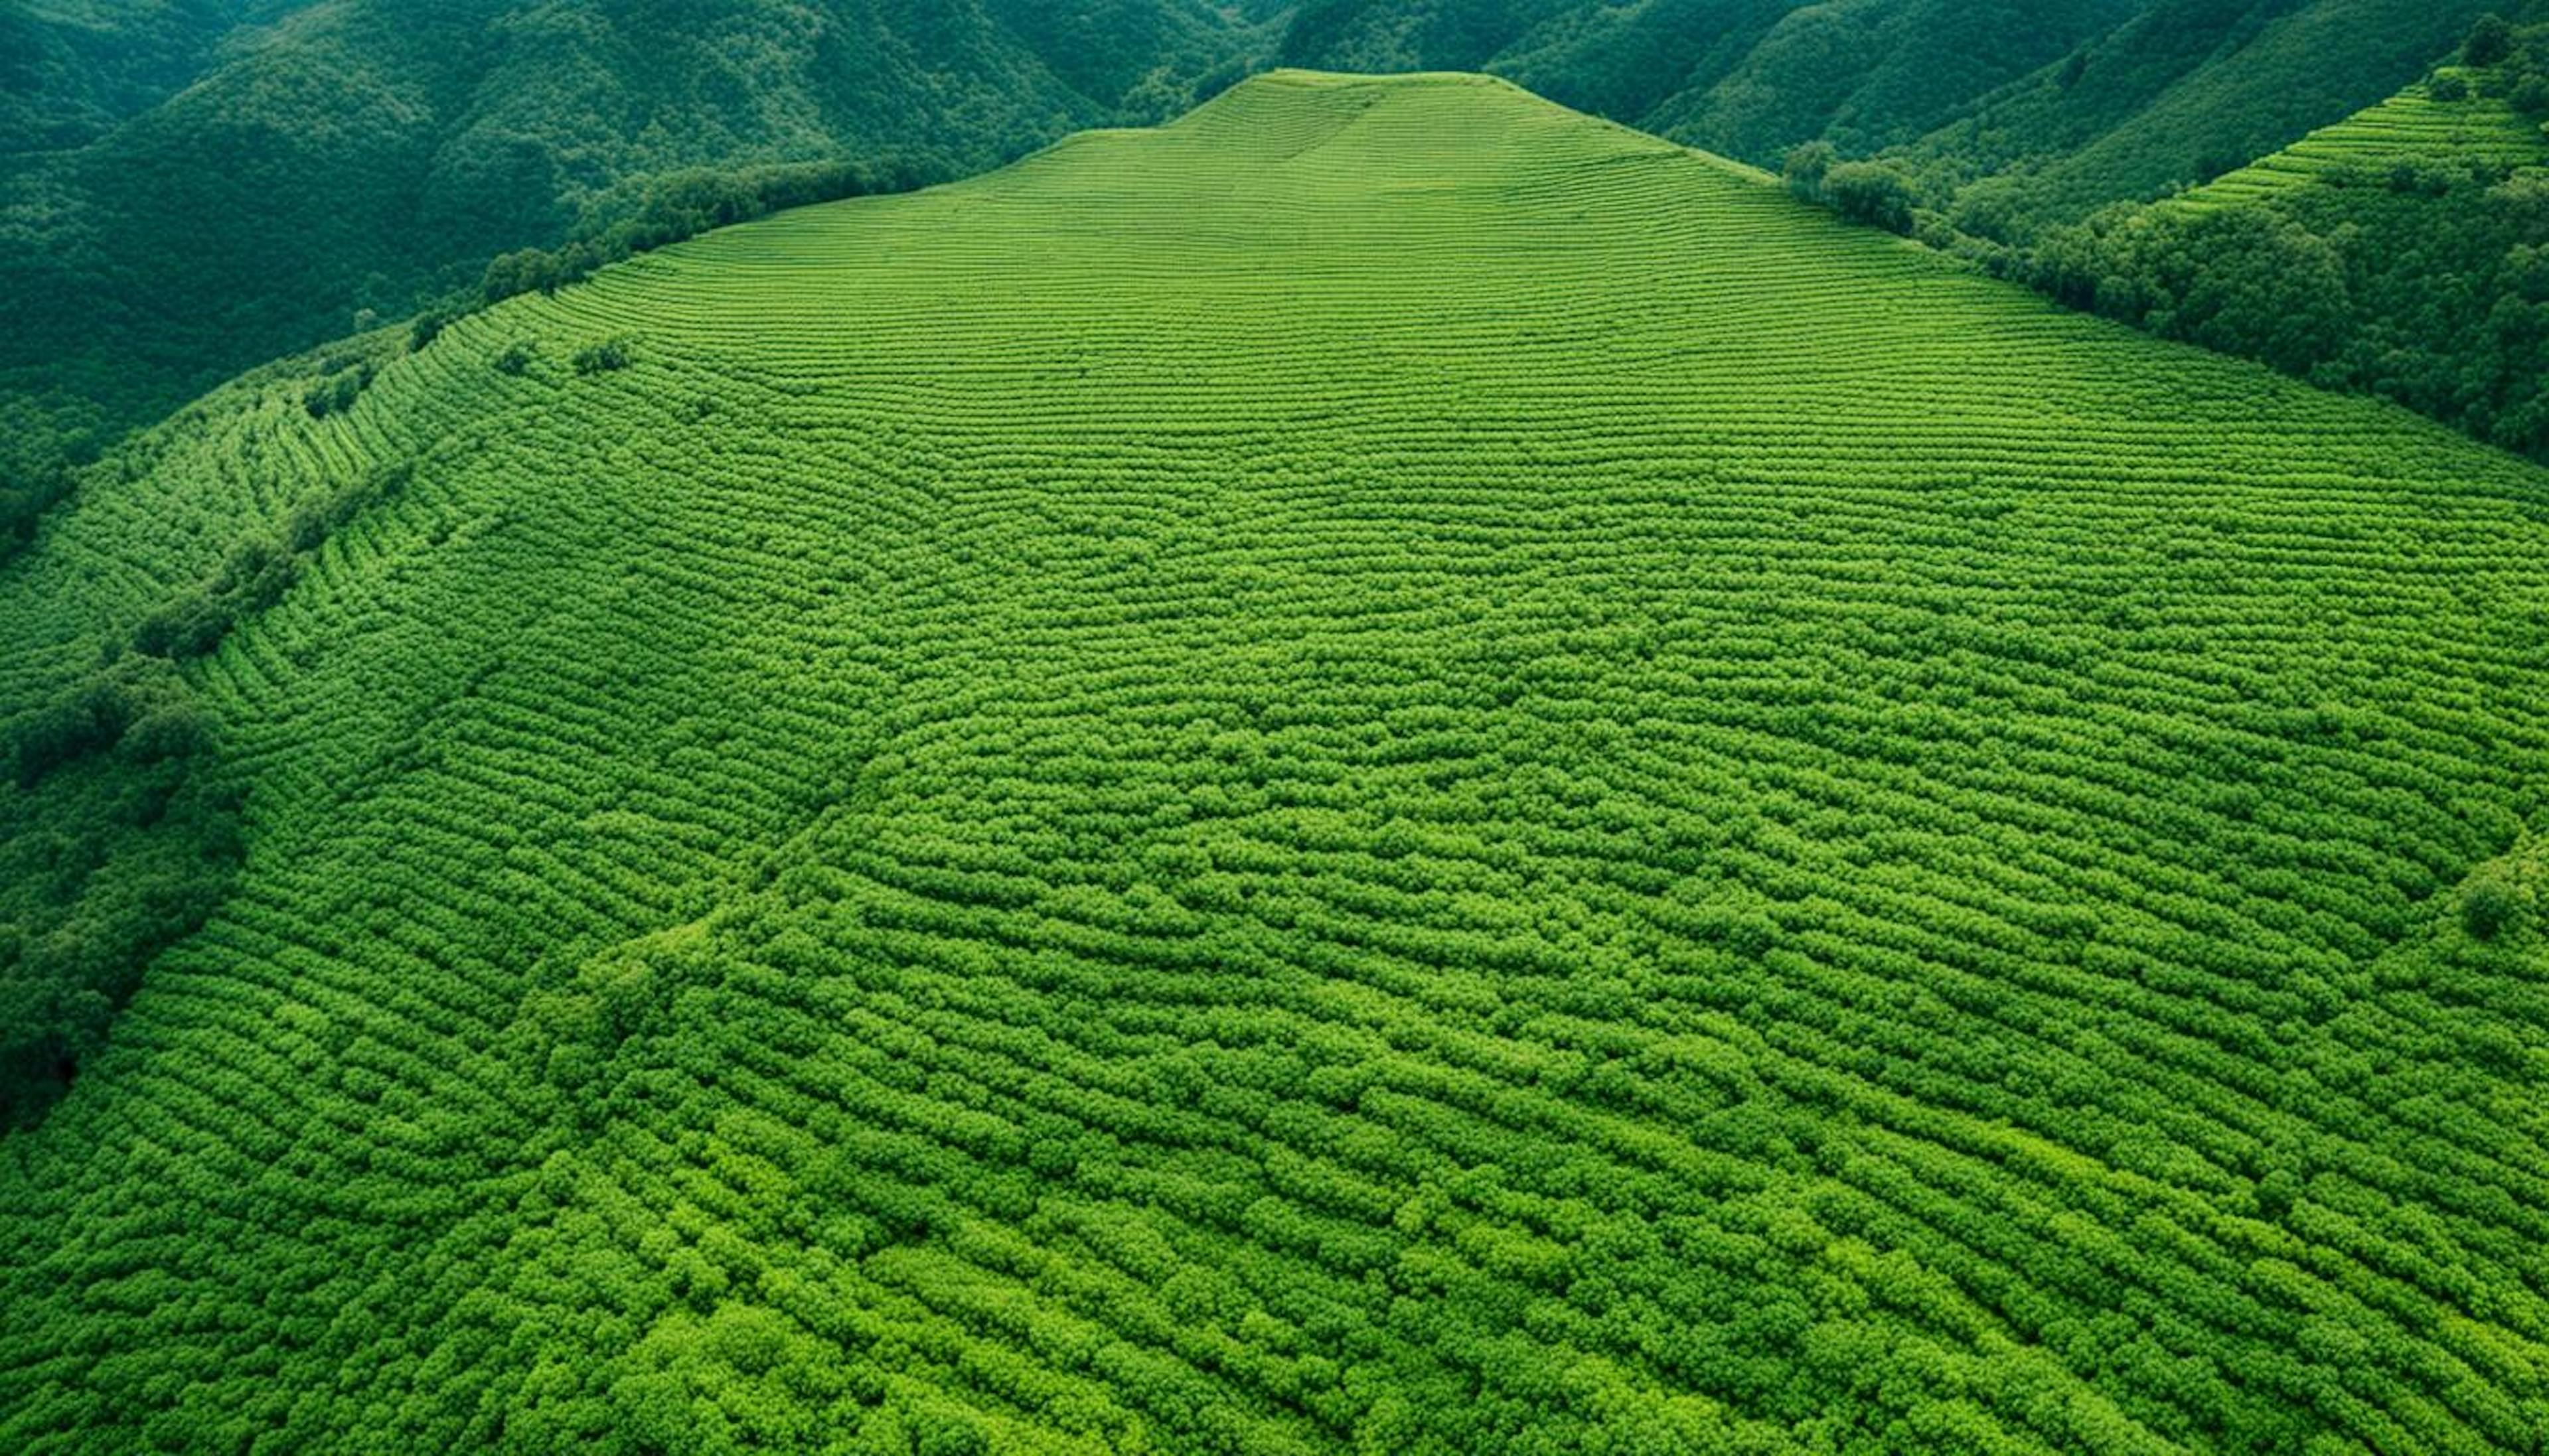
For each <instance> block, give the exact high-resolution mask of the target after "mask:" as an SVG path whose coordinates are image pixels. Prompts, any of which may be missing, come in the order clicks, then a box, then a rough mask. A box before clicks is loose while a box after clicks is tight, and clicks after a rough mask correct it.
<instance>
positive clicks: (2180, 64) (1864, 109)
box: [1281, 0, 2504, 242]
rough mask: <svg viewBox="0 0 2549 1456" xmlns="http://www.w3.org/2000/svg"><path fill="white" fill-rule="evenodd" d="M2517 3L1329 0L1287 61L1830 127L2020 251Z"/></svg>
mask: <svg viewBox="0 0 2549 1456" xmlns="http://www.w3.org/2000/svg"><path fill="white" fill-rule="evenodd" d="M2502 3H2504V0H2052V3H2046V0H2026V3H2020V0H1991V3H1980V4H1977V3H1973V0H1824V3H1817V4H1807V3H1803V0H1627V3H1620V0H1488V3H1477V4H1471V3H1449V0H1320V3H1317V4H1305V5H1303V6H1301V7H1300V10H1299V13H1298V15H1297V16H1296V17H1295V18H1294V19H1293V21H1292V23H1291V26H1290V28H1289V30H1288V31H1287V33H1286V35H1285V38H1284V41H1283V45H1282V47H1281V53H1282V54H1283V55H1284V56H1285V57H1286V58H1287V59H1288V60H1291V61H1293V62H1294V63H1315V64H1332V65H1342V66H1350V67H1353V68H1358V69H1367V70H1386V69H1401V68H1408V67H1421V66H1453V67H1461V68H1472V67H1474V68H1478V69H1485V70H1492V71H1495V72H1497V73H1499V74H1502V75H1507V76H1510V77H1512V78H1513V79H1515V80H1517V81H1519V82H1521V83H1523V84H1524V85H1527V86H1530V87H1532V88H1533V89H1535V90H1537V91H1540V92H1542V93H1544V94H1546V95H1549V96H1552V97H1554V98H1556V99H1558V100H1560V101H1563V102H1566V103H1567V104H1569V105H1573V106H1578V107H1582V108H1584V109H1587V110H1590V111H1594V112H1596V113H1599V114H1601V115H1604V116H1609V117H1613V118H1615V119H1618V120H1621V121H1625V122H1631V123H1634V124H1636V125H1638V126H1640V127H1643V128H1645V129H1646V130H1649V131H1652V132H1655V133H1658V134H1660V135H1663V136H1666V137H1672V138H1674V139H1676V140H1680V141H1686V142H1689V143H1691V144H1692V145H1695V146H1701V147H1705V148H1707V149H1709V150H1712V151H1716V152H1720V153H1723V154H1725V155H1729V156H1733V157H1736V158H1739V159H1741V160H1745V161H1748V162H1751V163H1754V164H1755V165H1760V166H1776V165H1778V164H1779V162H1780V160H1781V159H1782V158H1783V157H1784V156H1785V155H1786V154H1787V153H1788V152H1789V150H1790V149H1791V148H1794V147H1796V146H1799V145H1803V144H1805V143H1807V142H1812V141H1823V142H1827V143H1830V144H1831V145H1833V146H1834V147H1835V148H1836V149H1837V150H1838V152H1839V153H1840V155H1841V158H1842V159H1844V160H1848V161H1866V160H1870V159H1875V158H1881V159H1882V160H1883V161H1884V162H1885V163H1886V164H1887V165H1889V166H1891V167H1893V168H1894V169H1895V170H1896V171H1898V172H1901V173H1903V174H1905V176H1906V177H1907V178H1908V179H1909V181H1910V183H1911V184H1912V185H1914V187H1915V189H1916V191H1917V192H1918V193H1919V194H1920V196H1921V197H1922V198H1923V200H1924V201H1925V202H1926V203H1927V205H1928V206H1930V207H1931V208H1933V209H1935V210H1936V211H1938V212H1939V213H1941V214H1942V215H1949V216H1952V217H1953V219H1954V221H1955V225H1956V227H1957V228H1958V229H1959V230H1961V231H1963V232H1967V233H1971V234H1974V235H1977V236H1984V237H1989V238H1992V239H1995V240H1997V241H2001V242H2022V241H2026V240H2028V239H2030V238H2031V237H2032V236H2033V235H2034V234H2035V233H2036V232H2037V231H2039V230H2041V229H2042V228H2044V227H2051V226H2058V225H2060V224H2065V223H2070V222H2075V221H2077V220H2079V219H2080V218H2082V217H2084V216H2086V215H2087V214H2089V213H2091V212H2094V211H2096V210H2097V209H2098V208H2100V207H2102V206H2104V205H2106V204H2109V203H2113V202H2118V201H2142V200H2146V199H2148V198H2151V197H2155V196H2158V195H2159V194H2161V193H2163V192H2165V191H2167V190H2168V189H2170V188H2171V187H2173V186H2183V185H2191V184H2194V183H2198V182H2202V181H2205V180H2208V179H2210V178H2212V177H2214V176H2217V175H2219V173H2221V172H2224V171H2227V170H2229V169H2231V168H2233V167H2236V166H2239V165H2241V164H2243V163H2245V162H2247V161H2249V160H2251V159H2252V158H2255V157H2257V156H2260V155H2263V154H2265V153H2267V152H2271V151H2274V150H2276V149H2277V148H2279V147H2282V146H2284V145H2285V144H2287V143H2289V142H2291V141H2293V140H2294V139H2295V138H2297V137H2301V136H2303V135H2304V134H2305V133H2307V132H2309V131H2311V130H2312V129H2313V128H2314V127H2319V126H2323V125H2326V124H2328V123H2332V122H2335V121H2337V120H2338V119H2340V118H2342V117H2344V116H2346V115H2347V114H2349V113H2351V112H2354V111H2356V110H2359V109H2361V108H2363V107H2366V106H2370V105H2372V104H2374V103H2375V102H2377V101H2379V100H2380V99H2381V98H2383V97H2385V96H2388V95H2390V94H2391V93H2393V92H2395V91H2397V90H2398V89H2399V88H2400V87H2401V86H2403V85H2405V84H2407V82H2409V81H2411V80H2413V79H2414V78H2415V77H2416V76H2418V75H2419V74H2420V73H2421V72H2422V71H2423V70H2424V69H2425V68H2426V67H2427V66H2428V65H2429V64H2430V63H2431V62H2432V61H2433V60H2434V59H2435V58H2436V57H2437V56H2440V55H2442V54H2443V53H2444V52H2445V51H2446V50H2448V49H2449V48H2450V47H2451V46H2453V45H2454V44H2455V43H2456V42H2457V41H2458V40H2459V39H2460V37H2461V34H2462V33H2463V32H2464V31H2465V30H2467V29H2468V27H2469V26H2470V24H2471V22H2472V21H2474V20H2475V19H2477V18H2478V17H2479V16H2480V15H2481V14H2483V13H2484V12H2486V11H2487V10H2488V9H2490V7H2491V4H2497V5H2502Z"/></svg>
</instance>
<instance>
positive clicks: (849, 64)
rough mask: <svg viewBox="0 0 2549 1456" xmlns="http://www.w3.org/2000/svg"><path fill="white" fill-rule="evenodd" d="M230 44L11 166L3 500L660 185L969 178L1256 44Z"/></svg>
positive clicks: (533, 36) (388, 0)
mask: <svg viewBox="0 0 2549 1456" xmlns="http://www.w3.org/2000/svg"><path fill="white" fill-rule="evenodd" d="M47 3H48V4H52V3H58V4H61V5H64V6H67V5H68V4H70V0H47ZM289 8H291V7H287V6H282V5H273V4H269V5H264V6H261V7H260V6H249V5H230V6H215V5H212V4H210V3H199V4H197V5H195V6H193V7H192V8H191V9H190V8H189V7H186V6H178V7H174V9H173V11H172V12H171V13H172V14H190V15H196V16H197V17H198V19H199V21H200V24H199V25H198V27H197V28H196V30H197V31H201V30H205V29H208V28H210V27H211V26H212V25H213V24H214V21H215V20H216V19H217V18H219V17H223V16H233V17H237V16H249V15H260V16H261V15H266V14H269V13H272V12H275V11H279V10H284V9H289ZM94 9H95V10H96V11H97V12H99V14H100V16H101V17H102V18H101V19H99V21H98V22H97V24H98V25H99V26H100V27H102V28H103V29H101V30H100V31H99V32H98V35H97V37H96V38H95V44H96V45H97V46H102V47H106V48H109V49H111V50H113V52H114V53H115V54H116V55H117V56H119V57H122V58H124V59H126V60H128V61H131V62H132V63H134V64H141V63H142V60H143V59H146V58H147V56H148V55H149V54H151V53H153V48H154V44H155V43H154V42H153V41H152V40H151V39H150V38H151V37H153V36H155V35H157V34H158V32H157V31H154V30H152V29H150V25H149V24H147V23H145V21H144V20H143V19H142V18H140V17H134V18H127V19H119V18H117V15H116V11H117V7H116V6H115V5H114V4H111V3H109V0H96V3H95V6H94ZM40 13H42V12H40ZM154 14H155V12H154ZM157 23H158V24H160V25H163V26H173V25H174V24H175V23H174V21H172V20H167V19H165V18H162V19H161V20H160V21H159V22H157ZM9 24H14V25H16V26H17V27H18V28H20V29H21V30H27V29H29V28H31V27H34V26H35V25H36V22H35V21H34V20H30V19H23V18H22V19H20V20H18V21H15V22H10V23H9ZM53 29H62V28H61V27H54V28H53ZM195 33H196V31H189V32H187V34H190V35H192V34H195ZM46 34H47V35H49V34H50V31H47V32H46ZM225 34H226V35H227V36H228V37H229V44H228V46H227V48H226V49H224V51H223V52H222V54H221V55H220V57H219V58H218V59H219V63H218V64H214V65H212V66H211V68H210V69H209V70H208V71H206V72H205V73H204V74H203V75H202V76H201V78H200V79H198V80H196V81H195V82H194V84H192V85H189V86H187V87H186V88H185V89H183V90H182V91H178V92H176V93H175V94H173V95H170V96H168V97H167V98H166V99H165V100H164V101H162V102H160V103H159V104H156V105H153V106H149V107H147V108H146V109H143V110H142V111H140V112H139V114H137V115H134V116H132V117H131V118H130V119H129V120H126V121H123V122H122V123H121V125H118V126H115V127H114V128H113V129H112V130H110V131H107V132H106V133H105V134H104V135H102V136H97V137H82V136H81V135H80V133H81V132H83V131H86V130H93V128H90V129H81V128H74V129H71V133H70V135H69V136H68V137H65V140H84V143H85V144H80V145H76V146H71V147H69V148H68V149H54V150H49V151H43V152H32V153H28V154H25V155H21V156H17V157H14V158H7V159H0V497H4V496H6V495H7V493H8V489H9V487H10V486H11V485H12V480H11V476H12V474H13V473H15V474H16V475H17V476H19V477H24V476H25V475H26V474H28V473H30V472H32V471H36V470H39V469H42V468H43V467H44V465H45V462H46V461H47V459H48V458H49V457H50V456H51V455H52V454H53V453H55V451H56V449H57V448H67V449H69V450H71V451H73V452H74V453H76V452H78V451H80V450H82V449H84V448H93V447H94V446H96V445H98V444H102V443H103V442H105V441H106V440H109V439H112V438H113V437H114V436H115V435H116V434H118V433H120V432H121V431H122V430H124V429H125V428H128V427H130V426H132V425H135V424H138V423H142V422H144V421H146V420H147V419H149V418H151V417H154V416H155V415H156V414H158V413H159V412H161V411H162V410H165V409H169V408H171V407H173V406H174V405H176V404H178V403H180V402H182V401H183V400H185V399H187V398H189V397H191V396H193V395H195V394H198V393H201V392H202V391H203V390H204V389H205V388H207V387H209V386H210V385H211V384H213V383H215V382H217V381H219V380H220V379H222V378H224V377H226V376H229V375H231V374H234V373H236V372H237V371H238V370H240V369H242V368H245V367H247V366H250V365H254V364H259V363H262V362H264V361H266V360H268V359H270V358H273V357H274V356H276V355H279V354H283V353H288V352H292V351H295V350H299V349H303V348H307V347H310V346H312V345H314V344H316V343H318V342H320V341H322V340H324V339H328V338H331V337H335V336H337V335H340V334H343V333H346V332H348V331H350V330H352V329H354V328H357V327H360V326H363V323H364V320H365V319H366V318H381V319H391V318H405V317H407V316H408V315H410V314H412V313H414V312H416V310H417V308H418V306H419V304H420V302H421V301H422V298H423V296H425V295H428V294H431V293H434V292H437V291H439V290H442V289H446V288H452V287H461V286H466V285H469V284H472V283H474V282H475V281H476V279H477V276H478V271H479V269H480V268H482V267H483V266H484V265H485V264H486V262H487V260H488V258H489V257H490V256H491V255H493V254H495V253H497V252H500V251H503V250H506V249H510V248H516V247H522V246H529V245H539V244H546V243H550V242H554V241H556V240H557V239H558V238H559V237H560V236H562V235H564V234H565V233H566V231H567V230H568V229H569V228H570V227H572V226H574V225H575V224H576V222H577V221H578V219H579V216H580V215H581V214H585V213H588V212H591V211H593V210H596V209H599V210H601V211H603V212H605V213H608V212H610V211H611V210H612V209H613V208H614V207H622V208H624V207H625V206H626V205H627V203H628V200H629V198H630V196H631V195H632V194H633V193H635V192H636V191H638V190H640V189H641V188H642V185H643V183H644V181H645V179H647V178H649V177H653V176H658V175H661V174H664V173H667V172H671V171H675V170H678V169H681V168H686V167H697V166H708V165H714V166H718V167H724V168H733V167H737V166H742V165H745V164H749V163H754V162H770V161H791V160H802V159H809V158H835V157H848V158H879V157H884V156H890V155H891V156H909V157H913V158H915V159H918V160H920V161H921V162H922V163H923V164H924V165H926V166H928V167H929V168H931V169H932V170H934V171H936V172H938V173H941V174H945V175H955V174H958V173H961V172H963V171H967V170H973V169H979V168H981V167H984V166H989V165H991V164H993V163H996V162H999V161H1003V160H1006V159H1007V158H1009V157H1013V156H1016V155H1018V154H1020V153H1023V152H1025V151H1028V150H1031V149H1032V148H1034V147H1035V146H1038V145H1041V144H1042V143H1044V142H1046V141H1049V140H1051V139H1052V138H1053V137H1057V136H1060V135H1061V134H1063V133H1065V132H1067V131H1070V130H1072V129H1074V128H1076V127H1085V126H1089V125H1092V124H1097V123H1104V122H1110V121H1115V120H1121V119H1124V118H1125V117H1127V116H1130V117H1134V118H1138V119H1145V120H1147V119H1156V118H1157V117H1160V116H1165V115H1173V114H1175V112H1177V111H1179V110H1182V109H1183V108H1184V107H1186V106H1187V105H1190V104H1191V102H1192V100H1193V99H1194V97H1195V94H1196V91H1197V88H1198V87H1199V86H1200V87H1202V88H1203V89H1204V90H1205V91H1206V92H1207V93H1208V91H1209V89H1210V88H1211V87H1212V86H1215V85H1219V84H1222V83H1224V82H1226V80H1228V79H1230V78H1233V77H1235V76H1236V75H1238V74H1239V73H1240V72H1241V70H1242V69H1243V68H1244V65H1245V61H1244V57H1245V56H1246V55H1247V54H1248V53H1250V52H1251V50H1252V48H1253V47H1254V46H1257V45H1258V44H1259V41H1258V39H1257V33H1256V32H1255V31H1253V30H1251V29H1249V28H1248V27H1246V26H1244V25H1242V24H1241V23H1239V22H1237V21H1235V20H1233V19H1232V18H1230V17H1229V16H1226V15H1225V14H1224V13H1223V12H1222V11H1220V10H1218V9H1216V8H1214V7H1212V6H1209V5H1206V4H1204V3H1202V0H1107V3H1103V4H1092V5H1083V6H1072V7H1056V6H1049V5H1045V4H1041V3H1028V0H954V3H949V0H789V3H784V4H769V3H761V0H749V3H747V0H438V3H435V4H430V5H418V4H409V3H405V0H318V3H316V4H310V5H306V6H303V7H301V8H300V9H299V11H298V13H296V14H292V15H290V16H289V18H288V19H286V20H284V21H282V22H281V23H279V24H275V25H271V26H266V27H262V28H255V29H250V30H234V31H228V32H225ZM171 44H173V43H171ZM137 57H139V58H137ZM29 105H30V106H34V107H41V108H45V109H47V110H60V109H62V108H63V107H64V106H65V105H66V103H65V102H64V100H63V99H62V98H61V97H59V96H57V95H53V94H51V93H49V92H47V93H39V94H37V95H35V96H34V97H33V98H32V99H31V100H30V102H29ZM0 524H5V523H4V522H0Z"/></svg>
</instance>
